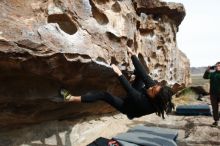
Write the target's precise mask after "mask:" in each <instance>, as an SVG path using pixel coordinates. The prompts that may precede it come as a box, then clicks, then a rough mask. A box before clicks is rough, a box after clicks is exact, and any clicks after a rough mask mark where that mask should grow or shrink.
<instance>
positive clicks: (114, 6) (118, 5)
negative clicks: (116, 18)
mask: <svg viewBox="0 0 220 146" xmlns="http://www.w3.org/2000/svg"><path fill="white" fill-rule="evenodd" d="M112 11H114V12H116V13H118V12H120V11H121V6H120V4H119V3H118V2H117V1H116V2H115V3H114V4H113V5H112Z"/></svg>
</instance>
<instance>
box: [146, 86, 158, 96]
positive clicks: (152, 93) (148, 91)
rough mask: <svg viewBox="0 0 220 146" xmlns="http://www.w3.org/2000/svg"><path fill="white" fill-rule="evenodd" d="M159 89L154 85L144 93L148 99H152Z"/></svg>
mask: <svg viewBox="0 0 220 146" xmlns="http://www.w3.org/2000/svg"><path fill="white" fill-rule="evenodd" d="M160 89H161V86H160V85H154V86H152V87H150V88H148V89H146V92H147V94H148V95H149V97H151V98H154V97H156V95H157V94H158V93H159V92H160Z"/></svg>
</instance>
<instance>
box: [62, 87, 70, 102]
mask: <svg viewBox="0 0 220 146" xmlns="http://www.w3.org/2000/svg"><path fill="white" fill-rule="evenodd" d="M60 95H61V97H62V98H63V100H64V101H69V100H70V99H71V96H72V95H71V94H70V92H69V91H68V90H66V89H63V88H62V89H60Z"/></svg>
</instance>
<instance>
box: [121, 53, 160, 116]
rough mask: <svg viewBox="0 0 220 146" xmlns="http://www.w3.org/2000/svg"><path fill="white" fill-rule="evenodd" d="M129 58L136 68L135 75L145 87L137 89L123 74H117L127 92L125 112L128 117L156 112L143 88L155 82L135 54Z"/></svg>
mask: <svg viewBox="0 0 220 146" xmlns="http://www.w3.org/2000/svg"><path fill="white" fill-rule="evenodd" d="M131 59H132V62H133V64H134V67H135V70H136V77H138V79H139V81H140V80H141V81H142V82H143V83H144V85H145V87H144V88H142V89H140V90H138V89H137V88H136V87H135V86H132V85H131V84H130V83H129V81H128V80H127V79H126V77H125V76H124V75H121V76H119V81H120V82H121V84H122V86H123V88H124V89H125V90H126V92H127V96H126V98H125V102H124V106H125V107H126V114H127V116H128V118H130V119H132V118H134V117H140V116H143V115H148V114H151V113H154V112H156V109H155V107H154V106H153V104H152V102H151V101H150V100H152V99H150V97H149V96H148V95H147V94H146V90H145V89H146V88H149V87H151V86H154V85H156V82H155V81H154V80H152V79H151V77H150V76H149V75H148V74H147V72H146V71H145V69H144V67H143V66H142V64H141V63H140V61H139V60H138V58H137V57H136V56H135V55H133V56H132V57H131Z"/></svg>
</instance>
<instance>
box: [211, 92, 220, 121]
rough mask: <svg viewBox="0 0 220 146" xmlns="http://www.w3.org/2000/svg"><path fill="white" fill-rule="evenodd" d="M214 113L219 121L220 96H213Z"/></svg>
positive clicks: (214, 116)
mask: <svg viewBox="0 0 220 146" xmlns="http://www.w3.org/2000/svg"><path fill="white" fill-rule="evenodd" d="M210 99H211V104H212V113H213V118H214V120H215V121H219V112H218V103H219V102H220V95H219V96H216V95H211V96H210Z"/></svg>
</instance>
